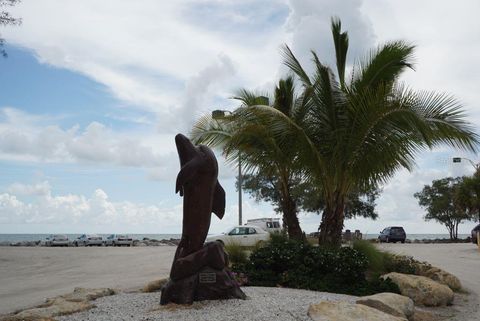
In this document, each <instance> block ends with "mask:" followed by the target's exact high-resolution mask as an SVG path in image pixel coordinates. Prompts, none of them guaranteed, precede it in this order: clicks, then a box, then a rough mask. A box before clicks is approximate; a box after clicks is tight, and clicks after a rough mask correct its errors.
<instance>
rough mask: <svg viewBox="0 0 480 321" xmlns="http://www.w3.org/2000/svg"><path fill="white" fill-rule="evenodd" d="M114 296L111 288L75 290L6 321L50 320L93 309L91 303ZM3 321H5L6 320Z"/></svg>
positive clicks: (10, 317)
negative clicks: (104, 297)
mask: <svg viewBox="0 0 480 321" xmlns="http://www.w3.org/2000/svg"><path fill="white" fill-rule="evenodd" d="M112 294H115V291H114V290H112V289H109V288H98V289H86V288H75V289H74V290H73V292H72V293H69V294H65V295H61V296H58V297H55V298H52V299H48V300H47V301H46V302H45V304H42V305H40V306H38V307H36V308H31V309H26V310H23V311H20V312H19V313H17V314H14V315H12V316H9V319H5V320H12V321H13V320H19V321H20V320H35V321H40V320H50V319H51V318H53V317H56V316H60V315H66V314H72V313H76V312H80V311H85V310H88V309H91V308H93V307H94V305H93V304H91V303H90V302H89V301H91V300H95V299H97V298H100V297H102V296H107V295H112ZM1 320H2V321H4V319H1Z"/></svg>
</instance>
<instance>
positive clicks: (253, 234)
mask: <svg viewBox="0 0 480 321" xmlns="http://www.w3.org/2000/svg"><path fill="white" fill-rule="evenodd" d="M269 239H270V233H268V232H267V231H265V230H264V229H262V228H261V227H258V226H255V225H243V226H235V227H232V228H230V229H228V230H227V231H226V232H225V233H222V234H219V235H211V236H208V237H207V242H212V241H220V242H222V243H223V244H238V245H241V246H254V245H255V244H257V243H258V242H266V241H268V240H269Z"/></svg>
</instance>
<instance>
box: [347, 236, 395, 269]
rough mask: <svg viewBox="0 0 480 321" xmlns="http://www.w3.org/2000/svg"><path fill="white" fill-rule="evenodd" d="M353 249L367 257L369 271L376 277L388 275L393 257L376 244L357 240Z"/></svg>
mask: <svg viewBox="0 0 480 321" xmlns="http://www.w3.org/2000/svg"><path fill="white" fill-rule="evenodd" d="M353 249H354V250H356V251H358V252H360V253H362V254H363V255H365V257H366V258H367V260H368V269H369V271H370V272H371V273H372V274H374V275H375V276H379V275H380V274H384V273H387V265H388V264H389V261H390V260H391V259H392V255H391V254H390V253H387V252H383V251H380V250H379V249H378V248H377V247H376V246H375V245H374V244H372V243H371V242H369V241H366V240H356V241H354V242H353Z"/></svg>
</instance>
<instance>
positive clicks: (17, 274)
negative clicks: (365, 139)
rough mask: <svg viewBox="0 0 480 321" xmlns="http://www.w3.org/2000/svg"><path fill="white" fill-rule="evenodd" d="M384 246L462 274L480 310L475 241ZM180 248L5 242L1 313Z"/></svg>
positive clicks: (133, 274)
mask: <svg viewBox="0 0 480 321" xmlns="http://www.w3.org/2000/svg"><path fill="white" fill-rule="evenodd" d="M379 246H380V247H381V248H384V249H386V250H388V251H391V252H394V253H401V254H406V255H411V256H414V257H415V258H417V259H419V260H426V261H429V262H430V263H432V264H433V265H436V266H438V267H441V268H443V269H445V270H447V271H449V272H451V273H453V274H455V275H456V276H458V277H459V279H460V280H461V282H462V284H463V286H464V287H465V288H466V289H467V290H468V291H469V292H470V293H472V295H471V296H469V297H470V303H468V304H465V305H461V306H459V308H460V309H466V311H463V312H465V313H467V315H470V316H472V315H476V314H477V315H479V316H480V313H479V311H480V310H478V305H479V303H480V302H479V301H478V297H479V294H480V278H479V275H480V274H479V271H480V251H479V250H478V249H477V248H476V247H475V246H474V245H473V244H469V243H466V244H381V245H379ZM175 249H176V247H174V246H159V247H132V248H112V247H108V248H105V247H100V248H84V247H79V248H71V247H69V248H48V247H0V284H1V285H2V286H1V287H0V314H5V313H10V312H13V311H15V310H16V309H20V308H25V307H29V306H33V305H36V304H40V303H42V302H43V301H44V299H45V298H47V297H53V296H56V295H61V294H64V293H68V292H71V291H72V290H73V289H74V288H75V287H93V288H98V287H112V288H117V289H136V288H140V287H142V286H143V285H144V284H145V283H147V282H149V281H152V280H154V279H158V278H161V277H166V276H167V275H168V273H169V269H170V264H171V260H172V258H173V255H174V252H175ZM475 302H477V303H476V304H475ZM472 303H473V304H472ZM460 312H462V311H460ZM469 320H480V319H479V318H478V317H477V319H475V318H474V319H472V318H470V319H469Z"/></svg>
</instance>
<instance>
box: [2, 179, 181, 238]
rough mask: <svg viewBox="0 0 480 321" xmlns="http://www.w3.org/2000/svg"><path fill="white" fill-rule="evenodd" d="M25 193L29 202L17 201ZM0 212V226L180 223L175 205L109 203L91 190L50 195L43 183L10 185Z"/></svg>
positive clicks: (169, 226) (166, 225)
mask: <svg viewBox="0 0 480 321" xmlns="http://www.w3.org/2000/svg"><path fill="white" fill-rule="evenodd" d="M15 194H19V195H20V196H19V195H15ZM26 194H28V195H30V196H34V197H33V199H32V201H31V202H26V201H22V200H21V195H26ZM0 212H2V215H1V216H0V224H18V223H27V224H64V223H68V224H73V225H77V224H79V225H81V226H84V227H87V226H89V225H93V226H97V225H100V226H102V227H105V226H109V225H113V226H122V225H126V226H138V225H143V224H146V225H148V224H155V225H156V226H159V227H161V228H162V229H165V230H170V229H172V227H175V226H179V225H180V224H181V220H182V217H181V214H179V213H181V207H179V206H173V207H166V206H162V205H161V204H158V205H144V204H137V203H133V202H128V201H122V202H113V201H111V200H110V199H109V197H108V195H107V193H106V192H105V191H103V190H102V189H97V190H95V191H94V193H93V194H92V195H91V196H90V197H85V196H83V195H75V194H67V195H52V192H51V189H50V185H49V183H48V182H47V181H45V182H42V183H39V184H35V185H24V184H19V183H17V184H13V185H12V186H11V187H10V188H9V189H8V192H7V193H3V194H0Z"/></svg>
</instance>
